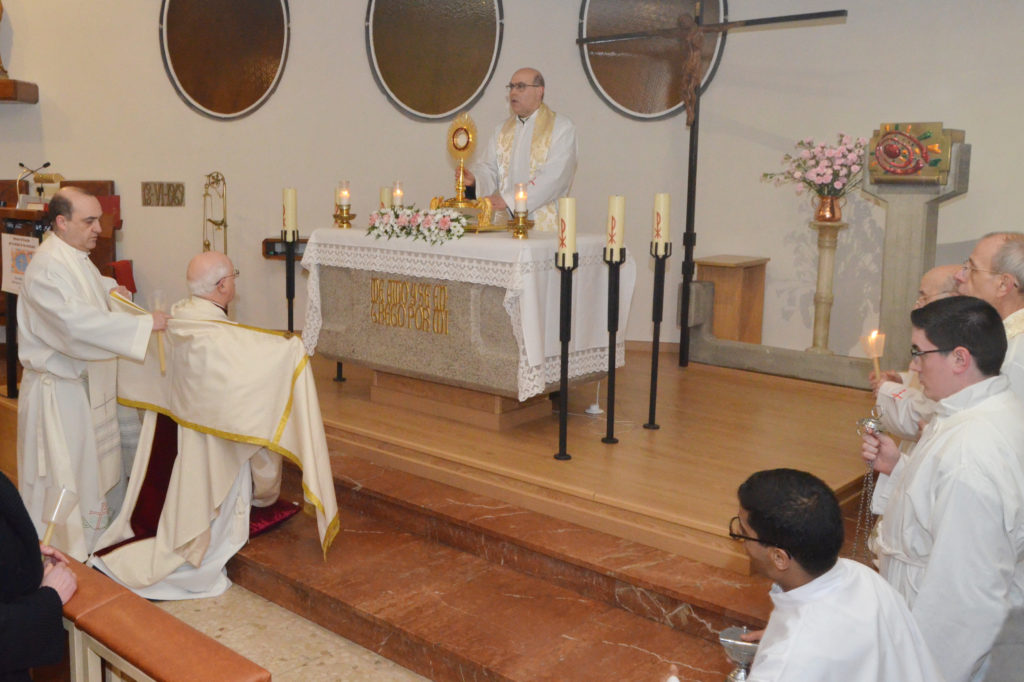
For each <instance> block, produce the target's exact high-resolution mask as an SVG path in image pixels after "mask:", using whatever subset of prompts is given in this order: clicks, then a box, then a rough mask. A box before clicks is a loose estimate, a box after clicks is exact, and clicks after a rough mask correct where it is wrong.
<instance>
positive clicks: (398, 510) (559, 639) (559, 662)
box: [229, 455, 769, 680]
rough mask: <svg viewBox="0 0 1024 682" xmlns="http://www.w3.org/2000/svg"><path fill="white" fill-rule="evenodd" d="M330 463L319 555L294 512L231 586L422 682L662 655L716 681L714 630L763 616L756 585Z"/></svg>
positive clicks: (653, 670)
mask: <svg viewBox="0 0 1024 682" xmlns="http://www.w3.org/2000/svg"><path fill="white" fill-rule="evenodd" d="M333 460H334V461H333V465H334V469H335V480H336V488H337V492H338V498H339V505H340V506H341V509H342V511H341V532H340V533H339V535H338V538H337V539H336V540H335V543H334V546H333V547H332V549H331V551H330V552H329V553H328V555H327V557H326V559H324V558H323V556H322V554H321V552H320V551H319V547H318V545H317V543H316V541H315V537H316V534H315V523H314V521H313V519H312V518H309V517H307V516H305V515H299V516H297V517H295V518H293V519H292V520H290V521H288V522H287V523H285V524H284V525H283V526H282V527H280V528H278V529H275V530H274V531H272V532H270V533H268V534H266V535H264V536H261V537H259V538H256V539H254V540H253V541H252V542H251V543H250V544H249V545H248V546H247V547H246V548H245V549H243V550H242V552H240V553H239V554H238V555H237V556H236V557H235V559H233V560H232V562H231V564H230V565H229V570H230V574H231V577H232V579H233V580H235V581H236V582H238V583H239V584H241V585H242V586H243V587H245V588H247V589H249V590H251V591H253V592H256V593H258V594H260V595H262V596H264V597H266V598H268V599H270V600H272V601H274V602H276V603H278V604H281V605H282V606H285V607H286V608H289V609H291V610H293V611H295V612H297V613H299V614H301V615H303V616H304V617H306V618H308V619H310V620H313V621H315V622H317V623H319V624H321V625H323V626H324V627H327V628H328V629H331V630H333V631H335V632H337V633H339V634H341V635H343V636H345V637H347V638H349V639H351V640H353V641H356V642H357V643H359V644H361V645H363V646H365V647H367V648H369V649H371V650H374V651H377V652H378V653H380V654H382V655H384V656H387V657H388V658H391V659H393V660H395V661H397V662H399V663H400V664H402V665H404V666H406V667H408V668H410V669H412V670H415V671H417V672H419V673H421V674H423V675H426V676H428V677H430V678H432V679H439V680H446V679H452V680H466V679H470V680H492V679H493V680H504V679H508V680H538V679H650V680H660V679H663V678H664V676H665V675H666V674H667V669H668V666H669V665H670V664H671V663H673V662H674V663H676V664H677V665H679V667H680V669H681V671H682V674H681V675H680V677H681V679H689V680H721V679H722V678H723V676H724V674H725V673H727V672H728V670H729V665H728V664H727V663H726V661H725V659H724V657H723V655H722V651H721V648H720V647H719V646H718V644H717V641H715V639H714V631H715V630H717V629H719V628H720V627H724V626H725V625H726V624H732V623H735V622H744V623H747V624H751V625H758V624H759V623H761V622H763V619H764V617H765V616H766V615H767V609H768V608H769V607H768V606H767V605H766V604H765V603H763V602H764V592H765V586H764V585H763V583H762V581H759V580H753V579H750V578H746V577H744V576H738V575H735V574H731V573H727V572H724V571H719V570H717V569H709V568H708V567H702V566H701V565H700V564H695V562H689V561H686V560H684V561H683V562H682V563H680V562H679V561H678V559H673V558H672V557H668V556H663V554H664V553H661V552H657V551H652V550H650V549H649V548H642V547H639V546H637V547H631V546H630V544H629V543H626V541H623V540H621V539H617V538H611V537H610V536H604V537H602V536H603V534H600V533H596V532H595V531H590V530H585V529H582V528H579V527H576V526H573V525H572V524H568V523H566V522H563V521H558V520H554V519H550V518H548V517H544V516H542V515H539V514H533V513H532V512H526V511H524V510H521V509H518V508H516V507H514V506H512V505H507V504H504V503H501V502H497V501H495V500H491V499H488V498H485V497H482V496H479V495H475V494H470V493H466V492H464V491H461V490H458V489H455V488H451V487H450V486H445V485H443V484H438V483H434V482H431V481H427V480H424V479H421V478H418V477H415V476H411V475H409V474H405V473H402V472H397V471H394V470H390V469H384V468H381V467H377V466H375V465H373V464H370V463H369V462H366V461H365V460H361V459H358V458H352V457H341V456H337V455H336V456H334V457H333ZM295 478H296V477H295V476H294V472H291V471H289V475H288V476H287V477H286V485H285V494H286V496H287V495H290V494H295V493H297V489H296V487H295V485H296V480H295ZM691 564H692V565H691Z"/></svg>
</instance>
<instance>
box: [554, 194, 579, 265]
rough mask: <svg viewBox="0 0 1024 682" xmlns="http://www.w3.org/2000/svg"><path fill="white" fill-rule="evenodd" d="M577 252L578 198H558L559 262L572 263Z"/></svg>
mask: <svg viewBox="0 0 1024 682" xmlns="http://www.w3.org/2000/svg"><path fill="white" fill-rule="evenodd" d="M574 253H576V199H575V198H573V197H562V198H561V199H559V200H558V263H559V264H560V265H563V266H564V265H570V264H572V254H574Z"/></svg>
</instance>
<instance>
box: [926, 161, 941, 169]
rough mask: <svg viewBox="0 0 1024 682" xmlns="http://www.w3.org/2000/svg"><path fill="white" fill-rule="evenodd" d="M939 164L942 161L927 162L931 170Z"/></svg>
mask: <svg viewBox="0 0 1024 682" xmlns="http://www.w3.org/2000/svg"><path fill="white" fill-rule="evenodd" d="M940 163H942V159H932V160H931V161H929V162H928V165H929V166H931V167H932V168H935V167H936V166H938V165H939V164H940Z"/></svg>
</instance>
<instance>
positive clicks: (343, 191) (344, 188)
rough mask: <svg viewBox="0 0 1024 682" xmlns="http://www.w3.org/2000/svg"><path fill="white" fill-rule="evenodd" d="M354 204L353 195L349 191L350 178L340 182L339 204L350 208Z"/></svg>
mask: <svg viewBox="0 0 1024 682" xmlns="http://www.w3.org/2000/svg"><path fill="white" fill-rule="evenodd" d="M351 205H352V197H351V195H350V194H349V191H348V180H342V181H341V182H339V183H338V206H343V207H345V208H348V207H349V206H351Z"/></svg>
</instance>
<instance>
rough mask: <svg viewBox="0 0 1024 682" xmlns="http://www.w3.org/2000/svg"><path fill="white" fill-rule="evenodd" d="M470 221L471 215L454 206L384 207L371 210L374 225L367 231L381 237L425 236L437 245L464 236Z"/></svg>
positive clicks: (430, 242) (406, 237)
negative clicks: (419, 208)
mask: <svg viewBox="0 0 1024 682" xmlns="http://www.w3.org/2000/svg"><path fill="white" fill-rule="evenodd" d="M468 224H469V218H467V217H466V216H464V215H462V214H461V213H459V212H458V211H455V210H453V209H450V208H439V209H433V210H424V211H420V210H418V209H416V208H415V207H413V206H410V207H402V208H381V209H377V210H376V211H374V212H373V213H371V214H370V226H369V228H368V229H367V230H366V233H367V234H371V235H373V236H374V237H375V238H377V239H380V238H381V237H385V238H387V239H392V238H404V239H412V240H414V241H415V240H417V239H422V240H423V241H425V242H427V243H428V244H431V245H436V244H443V243H444V242H446V241H450V240H452V239H461V238H462V236H463V235H464V234H465V233H466V225H468Z"/></svg>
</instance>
